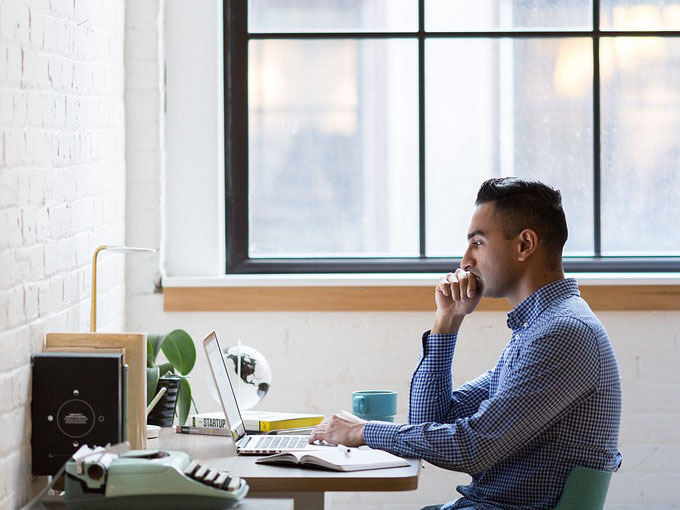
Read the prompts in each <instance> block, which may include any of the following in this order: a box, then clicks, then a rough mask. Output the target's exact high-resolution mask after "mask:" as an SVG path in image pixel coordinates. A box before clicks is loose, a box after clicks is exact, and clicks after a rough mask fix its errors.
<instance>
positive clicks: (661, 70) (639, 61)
mask: <svg viewBox="0 0 680 510" xmlns="http://www.w3.org/2000/svg"><path fill="white" fill-rule="evenodd" d="M600 58H601V61H602V79H601V82H602V85H601V90H602V252H603V254H606V255H623V254H626V255H634V254H643V255H651V254H655V255H663V254H670V255H679V254H680V227H679V226H678V225H680V223H679V220H678V218H680V200H678V196H679V194H680V170H678V168H679V163H680V143H679V142H678V140H680V40H678V39H675V38H669V39H661V38H626V37H617V38H603V39H602V40H601V42H600Z"/></svg>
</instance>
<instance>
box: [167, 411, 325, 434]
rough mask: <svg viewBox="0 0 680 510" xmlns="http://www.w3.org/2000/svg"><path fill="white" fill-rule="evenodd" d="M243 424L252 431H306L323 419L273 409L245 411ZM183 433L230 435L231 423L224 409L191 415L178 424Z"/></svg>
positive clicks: (312, 415)
mask: <svg viewBox="0 0 680 510" xmlns="http://www.w3.org/2000/svg"><path fill="white" fill-rule="evenodd" d="M241 417H242V418H243V425H244V427H245V428H246V431H248V432H250V433H259V434H270V433H273V432H276V433H279V434H283V433H291V432H295V433H300V434H302V433H304V431H305V430H310V431H311V428H312V427H314V426H315V425H318V424H319V423H321V421H322V420H323V416H321V415H319V414H302V413H280V412H272V411H243V413H242V415H241ZM177 432H180V433H183V434H208V435H217V436H230V435H231V434H230V432H229V425H227V420H226V419H225V417H224V413H223V412H222V411H215V412H212V413H199V414H192V415H189V418H188V419H187V423H186V425H177Z"/></svg>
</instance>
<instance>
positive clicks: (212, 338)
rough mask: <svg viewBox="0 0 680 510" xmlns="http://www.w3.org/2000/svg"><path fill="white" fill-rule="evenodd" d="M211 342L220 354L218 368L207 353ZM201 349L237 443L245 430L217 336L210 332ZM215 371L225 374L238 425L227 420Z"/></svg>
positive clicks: (223, 409)
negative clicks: (221, 371)
mask: <svg viewBox="0 0 680 510" xmlns="http://www.w3.org/2000/svg"><path fill="white" fill-rule="evenodd" d="M213 342H214V343H215V344H216V345H217V351H218V352H219V353H220V363H221V366H219V367H215V366H213V360H212V359H211V357H210V354H209V352H208V346H209V344H210V343H213ZM203 348H204V350H205V355H206V358H208V365H210V372H211V373H212V376H213V382H214V383H215V387H216V388H217V395H218V397H219V399H220V404H221V405H222V412H223V413H224V418H225V419H226V420H227V423H228V424H229V430H230V431H231V437H232V439H233V440H234V443H237V442H238V441H240V440H241V439H243V437H244V436H245V435H246V428H245V426H244V425H243V417H242V416H241V409H240V408H239V406H238V400H236V394H235V393H234V385H233V384H232V382H231V376H230V375H229V370H227V365H226V364H225V362H224V354H223V353H222V347H221V346H220V342H219V341H218V340H217V334H216V333H215V332H214V331H211V332H210V333H209V334H208V335H207V336H206V337H205V338H204V339H203ZM216 370H224V372H225V373H226V374H227V380H228V381H229V390H230V391H231V398H232V399H233V401H234V403H235V404H236V405H235V408H236V412H237V413H238V418H239V420H238V423H231V421H230V420H229V414H228V413H227V408H226V406H225V404H224V400H223V399H222V394H221V393H220V389H219V383H218V382H217V374H216V373H215V371H216Z"/></svg>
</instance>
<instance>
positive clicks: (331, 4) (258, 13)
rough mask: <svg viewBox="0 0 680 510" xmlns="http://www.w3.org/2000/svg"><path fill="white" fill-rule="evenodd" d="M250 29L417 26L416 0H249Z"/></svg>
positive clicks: (374, 29) (335, 29)
mask: <svg viewBox="0 0 680 510" xmlns="http://www.w3.org/2000/svg"><path fill="white" fill-rule="evenodd" d="M248 30H249V31H250V32H402V31H403V32H406V31H416V30H418V0H342V1H338V0H250V1H249V2H248Z"/></svg>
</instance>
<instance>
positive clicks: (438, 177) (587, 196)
mask: <svg viewBox="0 0 680 510" xmlns="http://www.w3.org/2000/svg"><path fill="white" fill-rule="evenodd" d="M425 71H426V72H425V77H426V96H425V97H426V103H427V104H426V119H427V120H426V122H427V124H426V137H427V140H426V164H427V181H426V188H425V190H426V194H427V200H426V214H427V233H426V235H427V247H428V250H427V251H428V253H427V254H428V255H431V256H461V255H462V254H463V252H464V250H465V248H466V245H467V229H468V225H469V219H470V216H471V214H472V210H473V208H474V200H475V197H476V195H477V190H478V189H479V185H480V184H481V182H482V181H484V180H485V179H488V178H490V177H498V176H508V175H516V176H520V177H527V178H535V179H538V180H541V181H543V182H546V183H547V184H550V185H552V186H555V187H557V188H559V189H560V190H561V191H562V196H563V202H564V208H565V211H566V214H567V221H568V223H569V226H570V233H569V240H568V242H567V246H566V249H565V254H567V255H575V254H592V253H593V241H592V239H593V228H592V225H593V193H592V182H593V178H592V168H593V149H592V123H593V119H592V43H591V42H590V40H589V39H585V38H583V39H581V38H578V39H573V38H572V39H547V40H538V39H505V38H504V39H499V40H490V39H462V40H461V39H459V40H431V41H428V42H427V45H426V67H425Z"/></svg>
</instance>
